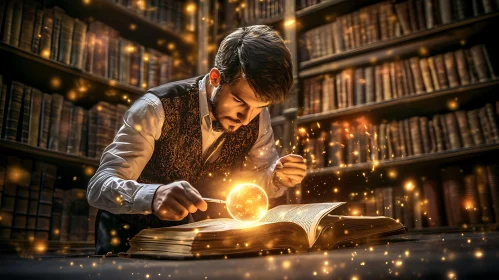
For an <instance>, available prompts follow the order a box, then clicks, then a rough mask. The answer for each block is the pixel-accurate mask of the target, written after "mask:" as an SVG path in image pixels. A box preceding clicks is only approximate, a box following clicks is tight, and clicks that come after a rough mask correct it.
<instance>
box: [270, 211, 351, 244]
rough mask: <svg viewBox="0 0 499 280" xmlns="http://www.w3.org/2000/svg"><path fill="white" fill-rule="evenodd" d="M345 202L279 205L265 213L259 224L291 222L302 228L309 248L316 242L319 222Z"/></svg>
mask: <svg viewBox="0 0 499 280" xmlns="http://www.w3.org/2000/svg"><path fill="white" fill-rule="evenodd" d="M344 203H345V202H333V203H312V204H289V205H279V206H277V207H275V208H272V209H270V210H268V211H267V213H266V214H265V216H264V217H263V218H262V219H261V220H260V222H262V223H265V222H269V223H277V222H292V223H295V224H298V225H299V226H300V227H302V228H303V229H304V230H305V232H306V233H307V236H308V243H309V245H310V246H312V244H314V242H315V240H316V236H317V234H316V231H315V229H316V228H317V226H318V225H319V222H320V220H321V219H322V218H323V217H324V216H326V215H327V214H328V213H329V212H331V211H332V210H334V209H335V208H337V207H339V206H341V205H343V204H344Z"/></svg>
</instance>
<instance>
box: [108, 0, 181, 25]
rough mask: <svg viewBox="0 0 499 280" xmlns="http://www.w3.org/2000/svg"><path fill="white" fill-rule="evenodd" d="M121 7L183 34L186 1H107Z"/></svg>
mask: <svg viewBox="0 0 499 280" xmlns="http://www.w3.org/2000/svg"><path fill="white" fill-rule="evenodd" d="M106 1H108V2H111V3H114V4H117V5H120V6H122V7H125V8H127V9H130V10H132V11H133V12H135V13H137V14H139V15H140V16H143V17H144V18H146V19H147V20H150V21H152V22H155V23H157V24H159V25H161V26H162V27H163V28H166V29H169V30H172V31H174V32H182V31H183V30H182V26H183V24H182V22H183V21H184V18H183V17H182V15H183V6H184V1H177V0H160V1H158V0H156V1H145V0H106Z"/></svg>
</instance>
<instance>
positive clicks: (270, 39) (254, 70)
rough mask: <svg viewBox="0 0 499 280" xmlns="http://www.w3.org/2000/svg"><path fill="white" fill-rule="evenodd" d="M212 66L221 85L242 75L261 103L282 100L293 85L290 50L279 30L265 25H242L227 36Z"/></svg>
mask: <svg viewBox="0 0 499 280" xmlns="http://www.w3.org/2000/svg"><path fill="white" fill-rule="evenodd" d="M215 67H216V68H217V69H218V70H219V71H220V72H221V78H222V84H223V83H232V82H234V81H235V80H237V79H238V78H241V77H242V76H244V78H246V80H247V81H248V84H249V85H250V87H251V88H252V89H253V90H254V91H255V93H256V94H257V98H259V99H260V101H261V102H269V103H271V104H273V103H280V102H283V101H284V99H285V97H286V95H287V94H288V92H289V91H290V89H291V87H292V86H293V71H292V69H293V62H292V60H291V53H290V52H289V49H288V48H287V47H286V45H285V44H284V40H283V39H282V37H281V36H280V35H279V33H277V31H275V30H273V29H272V28H270V27H269V26H267V25H252V26H248V27H241V28H238V29H237V30H235V31H234V32H232V33H231V34H229V35H227V37H225V38H224V39H223V41H222V42H221V43H220V47H219V48H218V52H217V55H216V56H215Z"/></svg>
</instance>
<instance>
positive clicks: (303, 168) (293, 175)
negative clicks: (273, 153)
mask: <svg viewBox="0 0 499 280" xmlns="http://www.w3.org/2000/svg"><path fill="white" fill-rule="evenodd" d="M306 173H307V165H306V164H305V160H304V159H303V157H302V156H300V155H295V154H289V155H286V156H283V157H282V158H280V159H278V162H277V165H276V168H275V173H274V178H273V179H274V183H277V184H281V185H284V186H286V187H288V188H291V187H294V186H296V185H297V184H299V183H301V181H302V180H303V178H304V177H305V175H306Z"/></svg>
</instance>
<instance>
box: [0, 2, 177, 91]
mask: <svg viewBox="0 0 499 280" xmlns="http://www.w3.org/2000/svg"><path fill="white" fill-rule="evenodd" d="M1 3H4V4H5V5H4V6H1V5H0V15H2V16H3V18H4V19H5V20H4V22H3V25H2V21H0V30H3V32H2V37H1V38H2V41H3V42H4V43H6V44H9V45H12V46H14V47H18V48H20V49H22V50H25V51H28V52H32V53H35V54H38V55H40V56H42V57H44V58H46V59H50V60H54V61H58V62H61V63H64V64H66V65H69V66H71V67H74V68H77V69H80V70H84V71H86V72H89V73H92V74H95V75H99V76H102V77H104V78H106V79H112V80H115V81H119V82H122V83H125V84H130V85H132V86H136V87H141V88H151V87H155V86H158V85H161V84H164V83H167V82H168V81H171V80H173V79H176V78H174V73H173V59H172V57H170V56H168V55H166V54H163V53H161V52H159V51H157V50H155V49H151V48H146V47H144V46H143V45H141V44H139V43H137V42H134V41H131V40H128V39H125V38H123V37H120V36H119V33H118V31H116V30H115V29H113V28H111V27H110V26H107V25H105V24H103V23H102V22H99V21H92V22H91V23H87V22H85V21H82V20H79V19H77V18H73V17H71V16H69V15H68V14H66V12H65V11H64V10H63V9H61V8H60V7H58V6H54V7H50V8H47V7H43V5H42V3H41V2H40V1H36V0H31V1H28V0H25V1H22V0H17V1H14V0H9V1H6V2H5V1H2V2H1ZM1 18H2V17H1V16H0V19H1Z"/></svg>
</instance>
